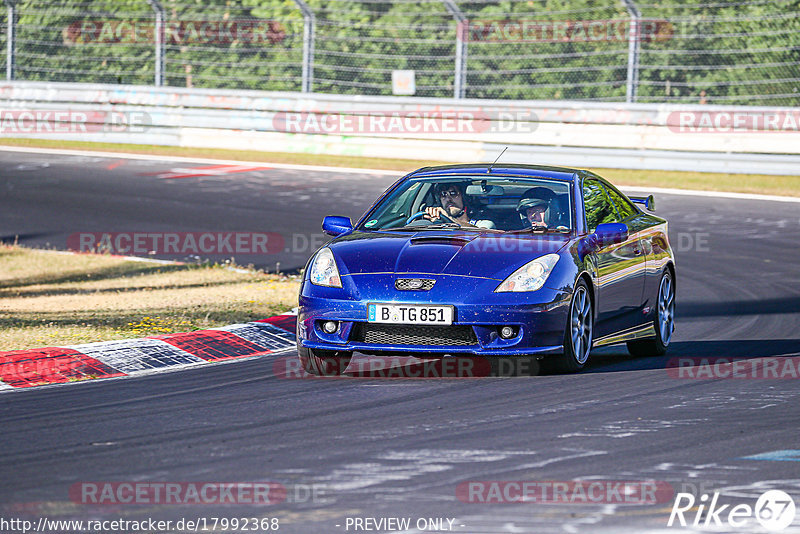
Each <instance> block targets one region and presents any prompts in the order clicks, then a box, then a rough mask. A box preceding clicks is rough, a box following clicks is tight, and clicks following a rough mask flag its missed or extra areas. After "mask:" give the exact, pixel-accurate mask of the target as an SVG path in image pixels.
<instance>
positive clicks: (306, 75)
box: [294, 0, 316, 93]
mask: <svg viewBox="0 0 800 534" xmlns="http://www.w3.org/2000/svg"><path fill="white" fill-rule="evenodd" d="M294 3H295V4H297V7H298V8H300V11H301V12H302V13H303V79H302V82H301V83H302V88H301V90H302V91H303V92H304V93H310V92H311V88H312V86H313V84H314V37H315V34H316V18H315V17H314V12H313V11H311V8H310V7H308V4H306V3H305V2H304V0H294Z"/></svg>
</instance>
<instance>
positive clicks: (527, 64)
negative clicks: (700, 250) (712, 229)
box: [0, 0, 800, 106]
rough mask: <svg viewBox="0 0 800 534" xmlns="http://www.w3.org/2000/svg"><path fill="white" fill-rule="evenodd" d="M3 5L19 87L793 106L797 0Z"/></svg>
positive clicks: (33, 0)
mask: <svg viewBox="0 0 800 534" xmlns="http://www.w3.org/2000/svg"><path fill="white" fill-rule="evenodd" d="M5 2H6V6H7V11H8V13H9V15H10V14H11V13H12V12H15V13H16V21H15V23H14V21H13V20H12V19H11V18H8V19H7V20H10V21H12V24H10V25H9V24H7V23H6V21H4V26H3V28H2V29H3V35H2V36H1V37H0V42H1V43H2V46H3V50H4V51H6V50H7V53H5V54H3V59H4V66H6V65H8V64H9V63H10V64H11V66H12V67H13V69H11V70H12V72H11V73H10V74H11V75H12V76H13V77H14V78H15V79H18V80H31V81H34V80H43V81H71V82H102V83H124V84H139V85H152V84H157V85H158V84H165V85H168V86H174V87H203V88H232V89H263V90H282V91H311V92H318V93H336V94H343V93H349V94H364V95H391V94H393V73H395V72H396V71H413V78H412V80H413V82H411V87H412V88H413V89H412V90H413V94H415V95H417V96H435V97H453V96H455V97H456V98H460V97H467V98H496V99H569V100H600V101H629V102H686V103H709V104H714V103H719V104H744V105H748V104H750V105H752V104H763V105H782V106H795V105H800V0H791V1H780V0H777V1H772V0H769V1H767V0H754V1H750V2H709V3H703V4H698V3H667V4H643V3H638V2H637V1H636V0H617V1H609V2H605V3H602V4H598V3H596V2H592V1H590V0H544V1H542V0H528V1H470V2H467V1H462V0H394V1H387V0H203V1H200V0H49V1H45V0H5ZM9 30H13V33H12V34H13V35H14V39H13V41H12V44H13V46H11V47H6V41H7V36H8V35H10V33H9ZM7 70H8V69H7ZM404 74H405V78H403V79H404V80H405V83H406V86H405V88H406V89H408V87H409V85H408V84H409V82H408V79H409V73H408V72H406V73H404ZM394 89H395V90H396V89H397V87H396V86H395V87H394Z"/></svg>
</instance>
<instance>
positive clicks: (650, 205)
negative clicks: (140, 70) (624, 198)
mask: <svg viewBox="0 0 800 534" xmlns="http://www.w3.org/2000/svg"><path fill="white" fill-rule="evenodd" d="M628 198H629V199H631V201H632V202H636V203H637V204H644V207H645V208H647V209H648V211H656V199H655V198H653V195H650V196H648V197H631V196H629V197H628Z"/></svg>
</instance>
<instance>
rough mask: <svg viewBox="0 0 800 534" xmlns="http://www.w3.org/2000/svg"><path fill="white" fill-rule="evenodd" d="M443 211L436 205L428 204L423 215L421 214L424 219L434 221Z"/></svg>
mask: <svg viewBox="0 0 800 534" xmlns="http://www.w3.org/2000/svg"><path fill="white" fill-rule="evenodd" d="M443 213H444V209H443V208H441V207H438V206H430V207H428V208H425V215H424V216H423V217H424V218H425V219H428V220H431V221H435V220H436V219H439V218H441V216H442V214H443Z"/></svg>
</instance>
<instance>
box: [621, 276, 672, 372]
mask: <svg viewBox="0 0 800 534" xmlns="http://www.w3.org/2000/svg"><path fill="white" fill-rule="evenodd" d="M656 302H657V303H658V307H657V311H656V317H655V319H653V326H654V327H655V329H656V337H655V338H653V339H640V340H636V341H628V352H630V353H631V355H633V356H663V355H664V354H665V353H666V352H667V347H668V346H669V342H670V341H671V340H672V333H673V332H674V331H675V284H674V283H673V280H672V273H671V272H670V270H669V269H667V270H666V271H664V274H663V275H661V282H660V283H659V284H658V294H657V295H656Z"/></svg>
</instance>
